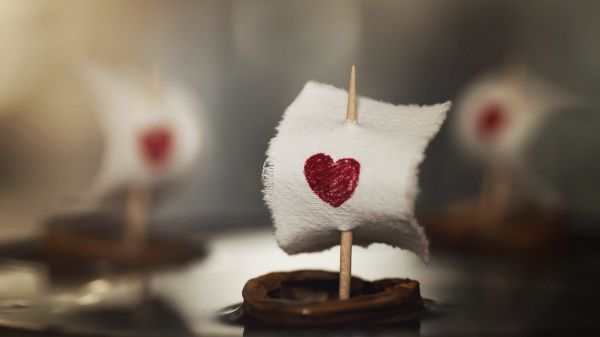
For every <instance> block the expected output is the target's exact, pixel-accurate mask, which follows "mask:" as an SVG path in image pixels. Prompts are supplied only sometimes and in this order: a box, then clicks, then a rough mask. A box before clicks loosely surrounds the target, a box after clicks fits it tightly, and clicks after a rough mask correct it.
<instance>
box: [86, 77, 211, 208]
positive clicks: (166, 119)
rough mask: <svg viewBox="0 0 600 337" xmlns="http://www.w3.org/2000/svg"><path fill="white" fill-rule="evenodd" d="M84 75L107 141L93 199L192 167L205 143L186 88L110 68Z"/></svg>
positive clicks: (157, 181)
mask: <svg viewBox="0 0 600 337" xmlns="http://www.w3.org/2000/svg"><path fill="white" fill-rule="evenodd" d="M129 75H131V74H129ZM148 77H150V76H148ZM85 79H86V81H85V82H86V83H87V85H88V86H89V89H90V93H91V98H92V102H93V107H94V110H95V112H96V114H97V116H98V118H99V121H100V124H101V127H102V131H103V133H104V140H105V142H104V145H105V146H104V155H103V160H102V162H101V166H100V169H99V171H98V174H97V177H96V180H95V182H94V184H93V185H92V188H91V189H90V191H89V196H90V197H92V198H95V197H102V196H105V195H106V194H108V193H111V192H113V191H115V190H117V189H120V188H126V187H133V186H140V187H152V186H155V185H157V184H160V183H163V182H166V181H169V180H171V179H174V178H176V177H178V176H179V175H181V174H183V173H184V172H186V171H187V170H189V169H190V168H191V167H192V166H193V163H194V162H195V159H196V156H197V154H198V150H199V147H200V133H199V124H198V123H197V113H198V107H197V104H196V102H195V101H194V100H193V99H192V97H191V95H190V94H188V93H187V92H186V91H185V90H183V88H181V87H178V86H177V85H175V84H173V83H170V82H166V81H161V82H160V83H154V84H153V83H152V81H150V80H149V78H141V77H136V76H128V74H122V73H118V72H116V71H111V70H108V69H105V68H93V69H88V71H87V72H86V73H85Z"/></svg>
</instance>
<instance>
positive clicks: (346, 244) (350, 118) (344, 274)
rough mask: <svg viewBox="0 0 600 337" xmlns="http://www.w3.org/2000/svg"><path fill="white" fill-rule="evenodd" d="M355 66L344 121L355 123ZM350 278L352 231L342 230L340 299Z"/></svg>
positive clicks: (347, 294) (346, 293)
mask: <svg viewBox="0 0 600 337" xmlns="http://www.w3.org/2000/svg"><path fill="white" fill-rule="evenodd" d="M356 121H357V118H356V67H355V66H354V65H353V66H352V70H351V71H350V84H349V86H348V110H347V111H346V123H353V124H354V123H356ZM351 279H352V231H351V230H349V231H342V232H341V236H340V294H339V297H340V300H347V299H349V298H350V284H351Z"/></svg>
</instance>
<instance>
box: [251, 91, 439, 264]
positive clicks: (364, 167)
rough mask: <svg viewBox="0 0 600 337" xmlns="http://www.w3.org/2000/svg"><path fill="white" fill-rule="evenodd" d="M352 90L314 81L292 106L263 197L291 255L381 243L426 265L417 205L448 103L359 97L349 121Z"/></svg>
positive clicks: (274, 144) (274, 146)
mask: <svg viewBox="0 0 600 337" xmlns="http://www.w3.org/2000/svg"><path fill="white" fill-rule="evenodd" d="M347 101H348V94H347V92H346V91H344V90H341V89H337V88H335V87H332V86H329V85H325V84H320V83H315V82H309V83H307V84H306V85H305V87H304V89H303V90H302V92H301V93H300V95H299V96H298V97H297V98H296V100H295V101H294V102H293V103H292V104H291V105H290V106H289V107H288V108H287V110H286V111H285V113H284V115H283V119H282V121H281V122H280V124H279V126H278V127H277V135H276V136H275V137H274V138H273V139H272V140H271V142H270V145H269V148H268V150H267V161H266V163H265V168H264V172H263V182H264V197H265V201H266V203H267V205H268V207H269V208H270V210H271V213H272V217H273V221H274V225H275V236H276V239H277V241H278V243H279V245H280V247H281V248H282V249H283V250H284V251H285V252H287V253H288V254H296V253H302V252H314V251H320V250H324V249H327V248H330V247H332V246H335V245H337V244H339V239H340V234H339V231H340V230H353V232H354V243H355V244H357V245H361V246H367V245H369V244H371V243H375V242H379V243H385V244H389V245H392V246H395V247H399V248H403V249H408V250H410V251H412V252H414V253H416V254H417V255H419V256H420V257H421V258H422V259H424V260H427V259H428V240H427V237H426V236H425V233H424V231H423V228H422V227H421V226H420V225H419V224H418V222H417V220H416V218H415V214H414V206H415V200H416V198H417V194H418V169H419V164H420V163H421V161H422V160H423V158H424V151H425V148H426V147H427V145H428V143H429V141H430V140H431V138H432V137H433V136H434V135H435V134H436V133H437V132H438V131H439V128H440V126H441V125H442V123H443V121H444V119H445V118H446V112H447V111H448V109H449V108H450V102H446V103H443V104H437V105H431V106H417V105H408V106H403V105H398V106H397V105H392V104H388V103H382V102H378V101H375V100H372V99H368V98H363V97H360V98H358V123H357V124H349V123H346V122H345V117H346V106H347Z"/></svg>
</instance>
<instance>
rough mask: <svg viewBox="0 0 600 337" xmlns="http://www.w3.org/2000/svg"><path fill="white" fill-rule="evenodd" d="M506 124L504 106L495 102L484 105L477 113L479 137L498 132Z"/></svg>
mask: <svg viewBox="0 0 600 337" xmlns="http://www.w3.org/2000/svg"><path fill="white" fill-rule="evenodd" d="M504 124H506V112H505V111H504V107H503V106H502V105H500V104H499V103H497V102H492V103H489V104H487V105H485V106H484V107H483V108H482V109H481V112H480V113H479V118H478V120H477V132H478V133H479V136H480V137H483V138H491V137H494V136H496V135H498V134H499V133H500V131H502V128H503V127H504Z"/></svg>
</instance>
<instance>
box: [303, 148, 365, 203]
mask: <svg viewBox="0 0 600 337" xmlns="http://www.w3.org/2000/svg"><path fill="white" fill-rule="evenodd" d="M359 173H360V163H359V162H358V161H356V160H355V159H352V158H343V159H340V160H338V161H336V162H335V163H334V162H333V159H331V157H330V156H328V155H326V154H324V153H317V154H314V155H312V156H311V157H310V158H308V159H307V160H306V162H305V163H304V176H305V177H306V181H307V182H308V186H310V188H311V189H312V190H313V192H315V194H316V195H317V196H319V198H321V200H323V201H325V202H326V203H328V204H330V205H331V206H333V207H339V206H340V205H342V204H343V203H344V202H346V201H347V200H348V199H350V197H352V194H353V193H354V190H355V189H356V186H357V185H358V176H359Z"/></svg>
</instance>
